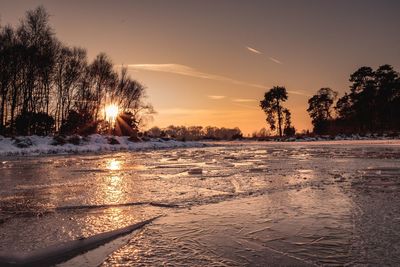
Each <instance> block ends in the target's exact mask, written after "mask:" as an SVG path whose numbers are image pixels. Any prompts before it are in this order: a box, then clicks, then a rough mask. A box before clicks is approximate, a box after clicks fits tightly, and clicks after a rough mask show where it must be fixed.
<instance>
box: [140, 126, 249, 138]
mask: <svg viewBox="0 0 400 267" xmlns="http://www.w3.org/2000/svg"><path fill="white" fill-rule="evenodd" d="M144 134H145V135H146V136H148V137H151V138H167V139H169V138H172V139H175V140H178V141H198V140H205V139H208V140H236V139H241V138H243V134H242V131H241V130H240V129H239V128H237V127H236V128H225V127H221V128H219V127H213V126H207V127H202V126H189V127H186V126H174V125H170V126H168V127H166V128H159V127H153V128H151V129H149V130H147V131H146V132H145V133H144Z"/></svg>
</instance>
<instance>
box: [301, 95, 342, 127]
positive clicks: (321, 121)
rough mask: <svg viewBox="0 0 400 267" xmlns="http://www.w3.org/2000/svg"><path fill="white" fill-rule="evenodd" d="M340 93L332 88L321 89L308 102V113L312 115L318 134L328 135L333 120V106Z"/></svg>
mask: <svg viewBox="0 0 400 267" xmlns="http://www.w3.org/2000/svg"><path fill="white" fill-rule="evenodd" d="M337 95H338V93H337V92H335V91H333V90H332V89H330V88H321V89H319V90H318V92H317V94H316V95H314V96H312V97H311V98H310V99H309V100H308V109H307V112H308V113H309V114H310V117H311V120H312V121H311V122H312V124H313V125H314V132H315V133H316V134H326V133H327V131H328V130H329V129H328V126H329V122H330V121H331V120H332V111H333V104H334V102H335V100H336V98H337Z"/></svg>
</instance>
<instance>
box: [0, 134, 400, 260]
mask: <svg viewBox="0 0 400 267" xmlns="http://www.w3.org/2000/svg"><path fill="white" fill-rule="evenodd" d="M1 162H2V163H1V165H0V173H1V176H0V209H1V210H0V225H1V227H0V251H2V252H5V251H17V252H21V251H32V250H35V249H38V248H43V247H47V246H50V245H51V244H55V243H58V242H60V241H66V240H73V239H77V238H79V237H82V236H91V235H93V234H96V233H100V232H104V231H109V230H113V229H116V228H120V227H123V226H126V225H129V224H132V223H135V222H138V221H141V220H143V219H147V218H150V217H153V216H155V215H160V214H161V215H164V216H163V217H161V218H160V219H157V220H156V221H155V222H154V223H153V224H151V225H149V226H146V227H145V228H144V229H143V230H141V231H138V232H134V233H132V234H131V235H129V236H126V237H124V238H122V239H119V240H116V241H115V242H114V243H112V244H111V243H110V244H109V245H108V247H107V248H104V247H103V248H99V249H96V250H94V251H91V252H89V253H87V254H84V255H82V256H79V257H77V258H75V259H72V260H71V261H70V262H67V263H65V264H63V265H64V266H74V265H75V266H76V265H80V266H97V265H98V264H101V263H102V264H103V266H110V265H114V264H119V265H121V266H132V265H139V266H140V265H143V266H154V265H172V266H179V265H181V266H194V265H197V266H198V265H207V266H209V265H213V266H226V265H229V266H243V265H251V266H265V265H268V264H269V265H284V266H285V265H290V266H313V265H346V264H348V265H373V266H376V265H392V266H396V265H399V264H400V241H399V240H400V205H398V203H400V194H399V193H400V142H399V141H368V142H367V141H345V142H343V141H335V142H324V143H323V142H313V143H262V142H236V143H230V144H229V145H221V146H218V147H205V148H180V149H173V150H156V151H142V152H116V153H112V154H107V155H106V154H102V155H93V154H92V155H80V156H78V155H58V156H43V157H39V158H38V157H36V158H35V157H26V156H25V157H12V158H10V157H3V158H2V159H1ZM121 204H123V205H121ZM125 204H126V205H125Z"/></svg>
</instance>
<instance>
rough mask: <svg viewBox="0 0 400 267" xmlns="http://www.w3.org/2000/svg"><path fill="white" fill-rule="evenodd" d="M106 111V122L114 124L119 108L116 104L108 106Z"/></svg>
mask: <svg viewBox="0 0 400 267" xmlns="http://www.w3.org/2000/svg"><path fill="white" fill-rule="evenodd" d="M105 111H106V120H108V121H109V122H111V123H114V122H115V119H116V118H117V116H118V112H119V110H118V106H117V105H114V104H111V105H108V106H107V107H106V108H105Z"/></svg>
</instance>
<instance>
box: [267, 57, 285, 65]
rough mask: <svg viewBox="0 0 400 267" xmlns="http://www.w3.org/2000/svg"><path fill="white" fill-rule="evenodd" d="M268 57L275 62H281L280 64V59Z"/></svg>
mask: <svg viewBox="0 0 400 267" xmlns="http://www.w3.org/2000/svg"><path fill="white" fill-rule="evenodd" d="M269 59H270V60H271V61H273V62H275V63H277V64H281V65H282V64H283V63H282V62H281V61H279V60H277V59H276V58H273V57H269Z"/></svg>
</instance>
